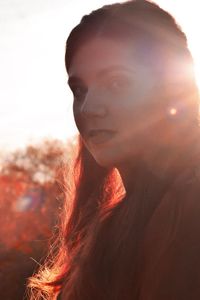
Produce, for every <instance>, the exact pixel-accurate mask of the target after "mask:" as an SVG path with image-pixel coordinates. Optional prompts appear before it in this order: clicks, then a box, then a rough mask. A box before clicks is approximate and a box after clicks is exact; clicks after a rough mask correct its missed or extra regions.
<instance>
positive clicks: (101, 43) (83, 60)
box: [68, 38, 137, 78]
mask: <svg viewBox="0 0 200 300" xmlns="http://www.w3.org/2000/svg"><path fill="white" fill-rule="evenodd" d="M112 66H124V67H129V68H136V66H137V59H136V56H135V55H134V46H133V45H131V44H130V43H128V42H127V43H122V42H120V41H114V40H109V39H108V38H96V39H93V40H91V41H88V42H87V43H86V44H84V45H83V46H81V47H80V49H78V50H77V52H76V54H75V55H74V57H73V59H72V62H71V65H70V68H69V72H68V73H69V76H78V77H81V78H82V77H83V78H84V77H87V76H90V74H94V73H95V72H98V71H101V70H102V69H106V68H109V67H112Z"/></svg>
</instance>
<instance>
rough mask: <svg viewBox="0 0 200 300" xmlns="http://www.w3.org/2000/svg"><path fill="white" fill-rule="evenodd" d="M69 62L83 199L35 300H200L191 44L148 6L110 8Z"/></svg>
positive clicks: (69, 214)
mask: <svg viewBox="0 0 200 300" xmlns="http://www.w3.org/2000/svg"><path fill="white" fill-rule="evenodd" d="M65 62H66V69H67V72H68V75H69V86H70V88H71V90H72V93H73V95H74V104H73V110H74V118H75V122H76V125H77V128H78V130H79V132H80V142H79V153H78V156H77V160H76V162H75V164H74V168H75V173H74V174H75V175H74V179H75V194H74V195H72V196H71V198H70V196H69V193H67V195H66V207H67V209H65V210H64V213H63V222H62V226H61V230H60V238H59V241H60V242H59V246H58V251H57V254H56V255H55V256H54V257H53V258H51V259H48V260H47V263H46V265H45V266H44V267H43V268H42V269H41V270H40V272H39V273H38V274H36V275H35V276H34V277H33V278H31V280H30V283H29V286H30V287H31V288H32V296H31V299H57V295H58V294H59V296H58V298H59V299H62V300H93V299H95V300H122V299H123V300H186V299H187V300H188V299H190V300H197V299H200V179H199V174H200V173H199V171H198V169H199V142H200V140H199V126H198V114H199V95H198V90H197V86H196V83H195V78H194V73H193V61H192V57H191V54H190V52H189V50H188V46H187V40H186V37H185V35H184V33H183V32H182V31H181V29H180V27H179V26H178V25H177V24H176V22H175V20H174V19H173V18H172V16H170V15H169V14H168V13H167V12H166V11H164V10H162V9H161V8H160V7H159V6H157V5H156V4H154V3H151V2H149V1H145V0H144V1H129V2H124V3H121V4H113V5H108V6H104V7H103V8H100V9H98V10H96V11H93V12H92V13H91V14H89V15H87V16H84V17H83V18H82V20H81V22H80V24H79V25H78V26H76V27H75V28H74V29H73V30H72V32H71V34H70V36H69V38H68V40H67V47H66V57H65ZM68 180H69V179H68Z"/></svg>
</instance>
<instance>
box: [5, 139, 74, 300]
mask: <svg viewBox="0 0 200 300" xmlns="http://www.w3.org/2000/svg"><path fill="white" fill-rule="evenodd" d="M72 151H73V145H72V144H71V143H68V144H64V143H61V142H60V141H57V140H56V141H55V140H53V141H49V140H48V141H43V142H42V143H41V144H39V145H36V146H28V147H27V148H26V149H24V150H18V151H16V152H14V153H10V154H8V155H7V158H6V159H5V160H4V161H3V163H2V167H1V172H0V299H4V300H22V299H25V296H24V292H25V285H26V280H27V278H28V277H29V276H31V275H32V274H33V272H34V271H35V270H36V268H37V267H38V266H39V264H40V263H41V262H42V260H43V259H44V257H45V255H46V253H47V249H48V247H49V243H50V240H51V238H52V235H53V234H56V231H57V227H58V222H59V221H58V220H59V212H60V210H61V209H62V204H63V199H64V192H63V186H62V170H63V168H67V163H68V161H69V159H70V155H71V153H72Z"/></svg>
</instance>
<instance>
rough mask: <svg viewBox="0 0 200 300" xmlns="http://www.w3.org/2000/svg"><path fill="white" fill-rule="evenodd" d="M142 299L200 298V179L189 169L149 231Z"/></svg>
mask: <svg viewBox="0 0 200 300" xmlns="http://www.w3.org/2000/svg"><path fill="white" fill-rule="evenodd" d="M140 271H141V272H140V275H141V277H140V286H141V290H140V297H139V300H197V299H200V178H199V174H198V170H195V171H194V170H193V171H190V172H189V171H186V172H185V173H184V174H183V175H181V176H180V177H179V178H178V179H177V181H176V183H175V184H174V185H173V187H172V188H171V189H170V190H169V191H168V192H167V194H165V196H164V198H163V199H162V201H161V203H160V204H159V206H158V207H157V208H156V210H155V212H154V214H153V216H152V218H151V220H150V222H149V224H148V227H147V230H146V233H145V239H144V242H143V253H142V254H141V270H140Z"/></svg>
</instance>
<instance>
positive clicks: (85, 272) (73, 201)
mask: <svg viewBox="0 0 200 300" xmlns="http://www.w3.org/2000/svg"><path fill="white" fill-rule="evenodd" d="M101 36H103V37H108V38H110V39H114V40H124V41H126V42H127V41H128V42H129V44H128V45H130V47H131V43H132V42H133V45H134V49H136V51H134V55H138V59H139V60H140V61H141V63H143V64H144V65H146V66H147V67H149V68H152V69H153V70H154V74H155V76H157V78H158V80H160V82H162V81H164V80H165V78H166V77H167V76H168V75H169V74H168V73H169V72H171V77H172V81H171V85H170V93H171V94H170V93H169V94H170V96H171V97H172V98H174V99H175V98H176V99H179V101H178V105H179V108H180V107H181V109H180V110H181V117H180V118H178V120H177V121H176V122H174V125H173V126H174V128H178V129H179V130H180V134H183V133H185V134H187V133H188V132H190V133H191V130H193V132H195V133H196V132H197V131H198V105H199V104H198V101H199V97H198V90H197V86H196V83H195V78H194V73H193V68H192V67H193V61H192V57H191V54H190V51H189V50H188V46H187V39H186V36H185V34H184V33H183V32H182V31H181V29H180V27H179V26H178V25H177V24H176V22H175V20H174V19H173V17H172V16H171V15H170V14H168V13H167V12H166V11H164V10H162V9H161V8H160V7H159V6H158V5H156V4H154V3H152V2H149V1H145V0H144V1H128V2H125V3H121V4H113V5H107V6H104V7H103V8H100V9H98V10H96V11H93V12H92V13H91V14H89V15H86V16H84V17H83V18H82V20H81V22H80V24H79V25H77V26H76V27H75V28H74V29H73V30H72V32H71V34H70V36H69V37H68V40H67V46H66V55H65V63H66V69H67V70H69V67H70V64H71V63H72V60H73V57H74V55H75V53H76V51H77V50H78V49H79V48H80V47H81V46H82V45H83V44H84V43H86V42H87V41H89V40H90V39H93V38H95V37H101ZM163 59H165V60H166V62H165V61H164V62H163ZM174 62H176V64H174ZM167 66H170V67H169V69H168V68H167ZM175 86H176V87H177V86H178V88H177V89H176V90H175ZM162 89H163V87H162V88H161V90H162ZM173 90H175V92H174V94H173V93H172V92H173ZM165 91H166V94H167V93H168V91H167V90H165ZM158 95H159V96H160V95H161V96H160V98H159V99H158V100H159V101H161V100H162V101H163V103H161V105H163V106H166V107H167V106H168V104H169V103H168V102H167V101H169V97H166V96H165V95H164V93H160V92H158ZM155 98H158V96H156V97H155ZM164 101H165V102H164ZM169 122H171V120H169ZM190 141H191V142H193V143H194V142H196V136H195V138H193V139H192V138H191V140H190ZM183 147H185V148H187V149H188V147H190V148H191V147H192V145H189V146H188V143H186V142H185V144H184V143H183ZM72 169H73V172H72V173H70V174H71V175H69V174H68V176H67V181H68V183H69V184H68V186H70V189H69V188H66V199H65V207H64V209H63V213H62V216H61V220H62V221H61V224H60V234H59V237H58V239H57V241H56V243H55V244H54V246H53V247H52V248H51V249H53V251H52V250H51V253H50V255H49V256H48V258H47V260H46V263H45V264H44V266H42V267H41V268H40V270H39V272H37V274H35V275H34V276H33V277H32V278H30V280H29V287H30V288H31V299H48V300H50V299H52V300H53V299H56V295H57V294H58V293H59V292H61V295H62V296H61V299H64V300H90V299H96V300H107V299H110V300H114V299H115V300H117V299H124V300H129V299H134V296H135V297H137V295H138V293H139V286H140V282H139V279H138V278H139V273H140V266H139V259H138V258H139V255H140V247H141V241H142V236H143V233H144V228H145V226H146V224H147V223H148V220H149V219H150V217H151V215H152V213H153V211H154V209H155V207H156V206H157V205H158V202H159V199H161V198H162V196H163V195H164V193H165V192H166V190H167V189H168V188H169V186H170V185H171V184H172V181H173V179H172V178H167V179H166V178H165V179H163V178H159V176H157V175H156V174H155V173H154V172H152V171H151V170H149V169H147V168H146V167H145V166H143V167H142V168H140V171H139V172H137V176H136V175H135V176H134V174H133V178H131V180H132V182H133V187H132V191H133V192H132V194H131V195H128V196H125V193H124V188H123V186H122V182H121V179H120V176H119V174H118V172H117V170H115V169H105V168H102V167H100V166H99V165H97V163H96V162H95V160H94V159H93V157H92V156H91V154H90V153H89V152H88V150H87V149H86V147H85V146H84V144H83V142H82V140H81V138H80V141H79V147H78V155H77V156H76V159H75V161H74V164H73V166H72Z"/></svg>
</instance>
